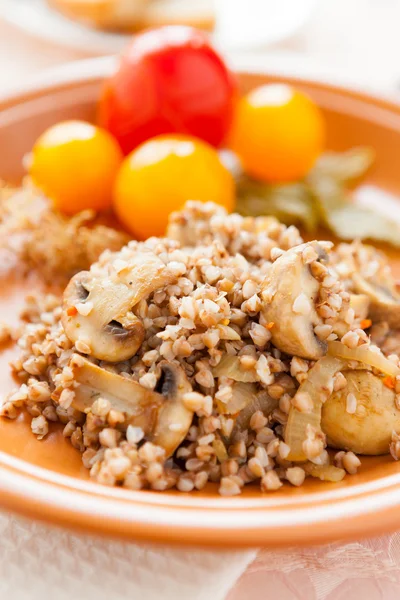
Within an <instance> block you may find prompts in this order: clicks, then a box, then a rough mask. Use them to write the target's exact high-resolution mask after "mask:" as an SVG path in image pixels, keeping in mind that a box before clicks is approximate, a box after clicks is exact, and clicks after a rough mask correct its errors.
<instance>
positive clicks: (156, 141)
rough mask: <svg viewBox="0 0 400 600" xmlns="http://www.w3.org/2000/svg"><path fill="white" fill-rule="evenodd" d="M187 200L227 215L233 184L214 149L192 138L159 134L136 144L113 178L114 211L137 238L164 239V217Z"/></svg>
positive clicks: (230, 208)
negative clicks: (215, 206)
mask: <svg viewBox="0 0 400 600" xmlns="http://www.w3.org/2000/svg"><path fill="white" fill-rule="evenodd" d="M187 200H200V201H202V202H208V201H210V200H211V201H213V202H216V203H218V204H221V205H222V206H224V207H225V208H226V209H227V210H228V211H232V210H233V208H234V204H235V185H234V181H233V177H232V175H231V173H230V172H229V171H228V170H227V169H226V168H225V167H224V166H223V165H222V163H221V161H220V159H219V156H218V154H217V152H216V151H215V149H214V148H212V147H211V146H210V145H209V144H207V143H206V142H203V141H201V140H199V139H197V138H193V137H189V136H183V135H175V136H169V135H160V136H157V137H155V138H153V139H151V140H149V141H147V142H144V143H143V144H141V145H140V146H139V147H138V148H136V149H135V150H134V151H133V152H132V153H131V154H130V155H129V156H127V158H126V159H125V160H124V162H123V164H122V166H121V170H120V172H119V174H118V177H117V181H116V186H115V195H114V208H115V211H116V213H117V215H118V217H119V218H120V220H121V222H122V223H123V224H124V225H125V227H126V228H127V229H128V230H129V231H131V232H132V233H133V234H134V235H135V236H136V237H138V238H139V239H146V238H147V237H150V236H152V235H158V236H161V235H164V233H165V229H166V226H167V222H168V216H169V214H170V213H171V212H172V211H174V210H179V209H180V208H182V206H183V204H184V203H185V202H186V201H187Z"/></svg>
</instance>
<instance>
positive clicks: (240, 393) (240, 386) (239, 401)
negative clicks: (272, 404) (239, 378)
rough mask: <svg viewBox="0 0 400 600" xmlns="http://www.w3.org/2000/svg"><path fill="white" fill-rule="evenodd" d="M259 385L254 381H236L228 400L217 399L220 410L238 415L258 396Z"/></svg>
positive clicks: (222, 412)
mask: <svg viewBox="0 0 400 600" xmlns="http://www.w3.org/2000/svg"><path fill="white" fill-rule="evenodd" d="M256 392H257V386H255V385H254V383H241V382H235V383H234V384H233V385H232V396H231V398H229V400H228V402H226V403H225V402H222V401H221V400H217V405H218V410H219V412H220V413H221V414H222V415H237V414H238V413H239V412H240V411H241V410H243V409H244V408H246V406H247V405H248V404H250V403H251V402H252V400H254V398H255V397H256Z"/></svg>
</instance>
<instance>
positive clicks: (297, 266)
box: [262, 241, 327, 360]
mask: <svg viewBox="0 0 400 600" xmlns="http://www.w3.org/2000/svg"><path fill="white" fill-rule="evenodd" d="M307 246H311V247H312V248H313V249H314V250H315V251H316V252H317V254H318V260H322V259H324V260H325V259H327V255H326V252H325V250H324V249H323V248H322V246H321V245H320V244H318V242H315V241H314V242H308V243H307V244H302V245H301V246H296V247H295V248H291V249H290V250H288V251H287V252H285V254H283V255H282V256H280V257H279V258H278V259H277V260H276V261H275V262H274V263H273V265H272V266H271V269H270V271H269V273H268V275H267V277H266V278H265V280H264V283H263V288H262V298H263V300H264V307H263V315H264V318H265V319H266V320H267V321H269V322H273V323H274V326H273V327H272V329H271V339H272V343H273V344H274V345H275V346H276V347H277V348H278V349H279V350H282V351H283V352H286V353H287V354H290V355H293V356H301V357H302V358H308V359H312V360H316V359H318V358H320V357H322V356H324V355H325V354H326V350H327V345H326V343H325V342H323V341H321V340H320V339H318V338H317V336H316V335H315V333H314V327H315V326H316V325H319V324H321V323H322V319H321V318H320V317H319V315H318V314H317V311H316V309H315V300H316V298H317V295H318V291H319V286H320V284H319V282H318V281H317V280H316V279H315V277H313V275H312V273H311V270H310V266H309V265H308V264H304V262H303V260H302V252H303V250H304V249H305V248H306V247H307ZM300 294H304V295H305V297H306V299H307V300H308V303H309V310H308V311H307V314H298V313H295V312H294V310H293V303H294V301H295V300H296V298H297V297H298V296H300Z"/></svg>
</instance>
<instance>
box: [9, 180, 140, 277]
mask: <svg viewBox="0 0 400 600" xmlns="http://www.w3.org/2000/svg"><path fill="white" fill-rule="evenodd" d="M128 239H129V238H128V236H127V235H126V234H125V233H122V232H121V231H117V230H115V229H113V228H112V227H106V226H105V225H103V224H101V223H99V222H98V221H97V215H96V213H95V212H94V211H93V210H85V211H82V212H80V213H78V214H76V215H74V216H73V217H66V216H64V215H62V214H61V213H59V212H57V211H55V210H54V207H53V206H52V203H51V201H50V200H49V199H47V198H45V197H44V196H41V195H40V194H39V192H38V191H37V190H36V189H35V190H34V189H31V187H30V184H29V182H26V183H25V185H24V186H23V187H22V188H20V189H13V188H7V187H5V186H2V185H1V181H0V240H1V242H0V248H1V249H6V250H7V251H11V252H12V253H13V255H15V256H16V257H18V260H19V265H20V266H22V268H23V269H24V270H26V271H27V272H29V271H31V270H35V271H37V272H39V274H40V276H41V277H42V278H43V279H44V280H45V281H46V282H47V283H52V284H54V283H62V282H63V281H64V280H65V278H66V277H72V275H73V274H74V273H76V272H77V271H80V270H81V269H88V268H89V267H90V265H91V264H92V263H93V262H94V261H95V260H97V259H98V258H99V256H100V254H101V253H102V252H103V250H105V249H106V248H108V249H111V250H119V249H120V248H122V246H123V245H124V244H126V243H127V242H128Z"/></svg>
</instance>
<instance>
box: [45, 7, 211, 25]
mask: <svg viewBox="0 0 400 600" xmlns="http://www.w3.org/2000/svg"><path fill="white" fill-rule="evenodd" d="M47 2H48V4H49V5H50V6H51V7H53V8H55V9H56V10H59V11H61V12H62V13H63V14H65V15H66V16H68V17H70V18H71V19H73V20H77V21H79V22H83V23H85V24H86V25H89V26H91V27H95V28H98V29H104V30H114V31H124V32H132V31H138V30H140V29H147V28H149V27H159V26H160V25H192V26H193V27H199V28H201V29H212V28H213V27H214V16H215V11H214V4H215V2H214V0H47Z"/></svg>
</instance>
